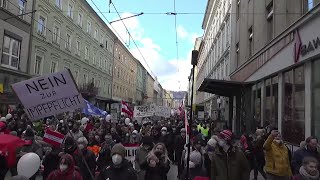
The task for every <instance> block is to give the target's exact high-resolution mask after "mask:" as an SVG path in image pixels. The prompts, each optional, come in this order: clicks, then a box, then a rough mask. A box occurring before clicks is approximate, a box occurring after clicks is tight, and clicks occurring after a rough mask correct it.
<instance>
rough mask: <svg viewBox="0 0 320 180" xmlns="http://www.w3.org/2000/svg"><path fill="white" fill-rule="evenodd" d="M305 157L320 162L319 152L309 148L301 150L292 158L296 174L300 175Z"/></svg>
mask: <svg viewBox="0 0 320 180" xmlns="http://www.w3.org/2000/svg"><path fill="white" fill-rule="evenodd" d="M305 157H314V158H316V159H317V160H318V161H319V160H320V154H319V153H318V152H317V151H310V150H308V148H307V147H306V148H301V149H298V150H297V151H295V152H294V154H293V158H292V168H293V171H294V174H299V169H300V167H301V166H302V160H303V158H305Z"/></svg>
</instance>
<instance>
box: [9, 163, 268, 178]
mask: <svg viewBox="0 0 320 180" xmlns="http://www.w3.org/2000/svg"><path fill="white" fill-rule="evenodd" d="M177 175H178V167H177V166H175V165H171V168H170V170H169V172H168V180H178V178H177ZM10 176H11V175H10V172H8V174H7V176H6V178H5V180H10ZM251 179H253V172H252V173H251V177H250V180H251ZM36 180H42V177H41V176H38V177H37V178H36ZM258 180H264V179H263V177H262V176H261V175H260V174H259V177H258Z"/></svg>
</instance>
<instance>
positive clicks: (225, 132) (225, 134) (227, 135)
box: [219, 130, 233, 141]
mask: <svg viewBox="0 0 320 180" xmlns="http://www.w3.org/2000/svg"><path fill="white" fill-rule="evenodd" d="M219 135H220V137H221V138H222V139H224V140H226V141H230V140H231V139H232V136H233V134H232V132H231V131H230V130H223V131H221V132H220V134H219Z"/></svg>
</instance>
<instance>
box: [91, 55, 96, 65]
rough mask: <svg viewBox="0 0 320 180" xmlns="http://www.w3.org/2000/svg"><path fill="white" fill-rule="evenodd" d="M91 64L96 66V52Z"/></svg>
mask: <svg viewBox="0 0 320 180" xmlns="http://www.w3.org/2000/svg"><path fill="white" fill-rule="evenodd" d="M92 64H93V65H96V52H93V57H92Z"/></svg>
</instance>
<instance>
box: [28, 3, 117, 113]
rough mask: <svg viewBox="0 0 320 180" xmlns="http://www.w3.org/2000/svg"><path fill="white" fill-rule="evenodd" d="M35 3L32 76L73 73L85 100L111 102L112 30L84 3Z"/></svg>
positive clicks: (102, 102)
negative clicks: (61, 72)
mask: <svg viewBox="0 0 320 180" xmlns="http://www.w3.org/2000/svg"><path fill="white" fill-rule="evenodd" d="M34 3H35V5H34V7H35V8H34V9H36V10H37V12H36V13H35V16H34V22H33V23H34V26H33V35H32V43H31V44H32V46H31V53H30V62H31V65H30V67H29V68H30V69H29V71H30V73H31V74H32V75H33V76H40V75H43V74H47V73H54V72H57V71H61V70H63V69H70V71H71V72H72V74H73V77H74V79H75V81H76V82H77V84H78V87H79V90H80V92H81V93H82V95H83V97H84V98H85V99H88V100H89V101H92V102H95V103H99V104H104V102H106V101H108V100H110V99H111V94H112V74H113V68H112V67H113V66H112V65H113V51H114V42H115V40H116V36H115V35H114V34H113V33H112V31H111V30H110V29H109V27H108V26H107V25H106V24H105V23H104V21H103V20H102V19H100V17H99V16H98V15H97V14H96V13H94V10H93V9H92V8H91V6H90V5H89V4H88V3H87V2H86V1H84V0H80V1H71V0H70V1H61V0H49V1H40V0H35V1H34ZM104 108H105V104H104Z"/></svg>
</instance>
